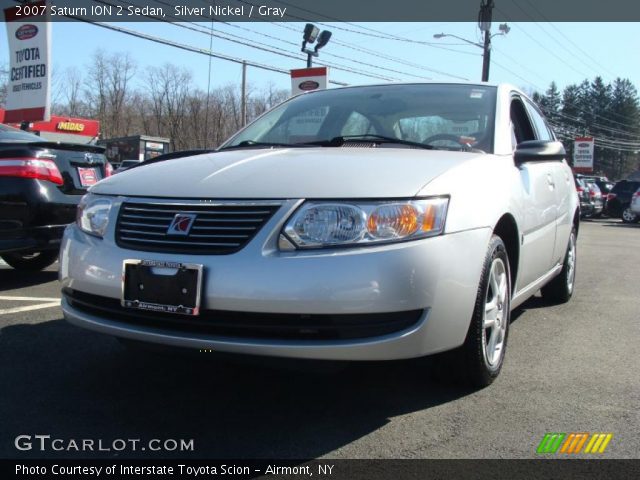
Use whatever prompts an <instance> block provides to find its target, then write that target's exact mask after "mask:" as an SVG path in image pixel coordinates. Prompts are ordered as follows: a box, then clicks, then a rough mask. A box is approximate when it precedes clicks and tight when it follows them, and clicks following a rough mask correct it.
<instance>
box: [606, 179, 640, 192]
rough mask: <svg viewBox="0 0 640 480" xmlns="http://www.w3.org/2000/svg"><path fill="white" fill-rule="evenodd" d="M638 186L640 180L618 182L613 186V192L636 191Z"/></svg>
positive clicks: (639, 185)
mask: <svg viewBox="0 0 640 480" xmlns="http://www.w3.org/2000/svg"><path fill="white" fill-rule="evenodd" d="M638 187H640V182H620V183H616V185H615V186H614V187H613V190H612V192H614V193H634V192H635V191H636V190H637V189H638Z"/></svg>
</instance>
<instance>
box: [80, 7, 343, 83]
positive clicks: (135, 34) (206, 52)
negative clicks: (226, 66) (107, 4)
mask: <svg viewBox="0 0 640 480" xmlns="http://www.w3.org/2000/svg"><path fill="white" fill-rule="evenodd" d="M67 18H73V19H74V20H79V21H81V22H85V23H88V24H90V25H95V26H97V27H101V28H106V29H108V30H113V31H116V32H120V33H124V34H126V35H130V36H132V37H137V38H142V39H144V40H149V41H152V42H155V43H160V44H163V45H168V46H170V47H175V48H179V49H181V50H185V51H188V52H193V53H199V54H201V55H210V56H212V57H214V58H219V59H221V60H226V61H229V62H234V63H238V64H242V63H243V62H246V64H247V65H249V66H251V67H255V68H259V69H262V70H268V71H271V72H277V73H283V74H286V75H289V74H290V72H289V70H285V69H282V68H278V67H274V66H271V65H266V64H263V63H258V62H254V61H250V60H243V59H240V58H236V57H231V56H229V55H224V54H222V53H217V52H212V51H209V50H205V49H203V48H197V47H193V46H191V45H185V44H181V43H177V42H173V41H170V40H165V39H164V38H160V37H156V36H153V35H149V34H146V33H142V32H138V31H135V30H130V29H128V28H124V27H117V26H115V25H110V24H108V23H101V22H95V21H93V20H89V19H86V18H82V17H77V16H73V15H68V16H67ZM329 83H332V84H334V85H341V86H346V85H348V84H347V83H344V82H338V81H335V80H329Z"/></svg>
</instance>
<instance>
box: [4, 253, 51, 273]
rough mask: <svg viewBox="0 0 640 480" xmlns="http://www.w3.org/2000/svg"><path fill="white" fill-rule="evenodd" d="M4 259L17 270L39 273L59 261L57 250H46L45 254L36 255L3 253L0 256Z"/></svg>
mask: <svg viewBox="0 0 640 480" xmlns="http://www.w3.org/2000/svg"><path fill="white" fill-rule="evenodd" d="M0 256H1V257H2V259H3V260H4V261H5V262H7V264H9V265H11V266H12V267H13V268H15V269H16V270H23V271H27V272H37V271H39V270H44V269H45V268H47V267H48V266H49V265H52V264H54V263H55V262H56V260H58V251H57V250H45V251H43V252H35V253H19V252H11V253H3V254H2V255H0Z"/></svg>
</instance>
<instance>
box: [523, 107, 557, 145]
mask: <svg viewBox="0 0 640 480" xmlns="http://www.w3.org/2000/svg"><path fill="white" fill-rule="evenodd" d="M526 104H527V111H528V112H529V116H530V117H531V120H532V121H533V126H534V127H535V129H536V132H537V135H538V140H553V134H552V133H551V129H550V128H549V126H548V125H547V122H546V120H545V119H544V117H543V116H542V113H540V111H539V110H538V107H536V106H535V105H534V104H532V103H531V102H526Z"/></svg>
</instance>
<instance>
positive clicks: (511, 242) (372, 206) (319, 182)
mask: <svg viewBox="0 0 640 480" xmlns="http://www.w3.org/2000/svg"><path fill="white" fill-rule="evenodd" d="M579 217H580V212H579V203H578V197H577V194H576V190H575V188H574V180H573V177H572V173H571V170H570V168H569V167H568V165H567V163H566V161H565V152H564V149H563V147H562V144H561V143H559V142H558V141H556V138H555V136H554V134H553V132H552V130H551V129H550V128H549V126H548V124H547V122H546V121H545V119H544V117H543V116H542V114H541V113H540V110H539V109H538V108H537V107H536V105H535V104H534V103H533V102H532V101H531V100H530V99H529V98H527V96H526V95H525V94H524V93H522V92H521V91H519V90H518V89H517V88H514V87H512V86H510V85H490V84H485V83H483V84H464V83H459V84H452V83H446V84H445V83H426V84H401V85H398V84H394V85H377V86H363V87H347V88H340V89H331V90H325V91H318V92H313V93H305V94H302V95H299V96H296V97H294V98H292V99H290V100H288V101H286V102H284V103H283V104H281V105H279V106H277V107H275V108H274V109H272V110H271V111H269V112H267V113H266V114H265V115H263V116H262V117H260V118H259V119H257V120H256V121H254V122H253V123H251V124H250V125H249V126H247V127H246V128H244V129H243V130H241V131H240V132H238V133H237V134H236V135H235V136H233V137H232V138H231V139H229V140H228V141H227V142H226V143H225V144H224V145H223V146H222V147H221V148H220V149H219V150H218V151H216V152H214V153H208V154H204V155H197V156H192V157H187V158H180V159H175V160H167V161H162V162H155V163H154V162H148V164H145V165H142V166H140V167H137V168H135V169H132V170H130V171H125V172H122V173H120V174H118V175H116V176H114V177H111V178H109V179H106V180H104V181H101V182H99V183H98V184H97V185H95V186H94V187H92V188H91V190H90V193H89V194H88V195H87V196H86V197H85V198H84V199H83V201H82V202H81V204H80V206H79V210H78V220H77V223H76V224H74V225H71V226H69V227H68V228H67V230H66V232H65V236H64V240H63V243H62V247H61V254H60V255H61V256H60V260H61V262H60V263H61V268H60V280H61V283H62V291H63V302H62V307H63V310H64V315H65V317H66V318H67V320H69V321H70V322H72V323H74V324H76V325H78V326H81V327H85V328H89V329H92V330H96V331H99V332H103V333H106V334H110V335H114V336H117V337H122V338H124V339H133V340H139V341H144V342H151V343H157V344H165V345H173V346H181V347H189V348H193V349H206V350H214V351H221V352H235V353H242V354H253V355H272V356H280V357H291V358H313V359H333V360H392V359H405V358H415V357H421V356H425V355H429V354H434V353H438V352H444V351H451V352H452V353H451V363H450V364H449V365H450V367H451V368H457V369H459V370H460V371H461V372H462V373H463V374H464V375H465V376H466V377H467V378H468V379H469V380H470V382H472V383H473V384H474V385H477V386H485V385H488V384H490V383H491V382H492V381H493V380H494V379H495V378H496V377H497V375H498V374H499V372H500V369H501V367H502V365H503V361H504V358H505V350H506V346H507V338H508V332H509V321H510V312H511V310H512V309H513V308H515V307H516V306H518V305H519V304H521V303H522V302H524V301H525V300H526V299H527V298H528V297H530V296H531V295H533V294H534V293H536V292H537V291H538V290H540V289H542V293H543V296H544V297H545V298H547V299H549V300H552V301H555V302H566V301H567V300H569V298H570V297H571V295H572V293H573V288H574V278H575V266H576V238H577V233H578V227H579Z"/></svg>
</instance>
